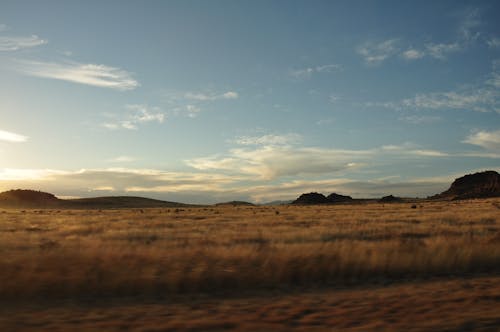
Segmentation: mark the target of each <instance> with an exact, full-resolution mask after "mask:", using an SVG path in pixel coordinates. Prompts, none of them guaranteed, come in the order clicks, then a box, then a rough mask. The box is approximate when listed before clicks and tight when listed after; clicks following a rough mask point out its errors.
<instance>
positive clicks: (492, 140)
mask: <svg viewBox="0 0 500 332" xmlns="http://www.w3.org/2000/svg"><path fill="white" fill-rule="evenodd" d="M463 142H464V143H468V144H473V145H477V146H480V147H482V148H484V149H487V150H491V151H496V152H499V153H500V130H495V131H486V130H483V131H479V132H477V133H474V134H471V135H469V136H468V137H467V138H466V139H465V140H464V141H463Z"/></svg>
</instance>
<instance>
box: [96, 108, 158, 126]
mask: <svg viewBox="0 0 500 332" xmlns="http://www.w3.org/2000/svg"><path fill="white" fill-rule="evenodd" d="M125 108H126V109H127V110H129V111H130V113H129V114H128V115H127V116H126V117H125V119H118V120H115V121H113V122H106V123H103V124H102V126H103V127H104V128H107V129H110V130H115V129H129V130H136V129H138V125H139V124H144V123H148V122H157V123H163V121H164V120H165V118H166V116H165V114H164V113H163V112H162V111H161V110H160V108H158V107H149V106H148V105H143V104H131V105H125ZM109 116H111V117H115V116H114V115H108V117H109Z"/></svg>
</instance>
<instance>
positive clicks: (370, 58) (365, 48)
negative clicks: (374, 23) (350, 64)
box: [356, 39, 399, 66]
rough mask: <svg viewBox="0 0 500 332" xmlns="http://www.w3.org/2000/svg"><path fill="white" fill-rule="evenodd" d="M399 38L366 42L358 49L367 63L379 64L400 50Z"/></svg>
mask: <svg viewBox="0 0 500 332" xmlns="http://www.w3.org/2000/svg"><path fill="white" fill-rule="evenodd" d="M397 43H398V39H387V40H385V41H383V42H379V43H376V42H366V43H364V44H362V45H360V46H358V48H357V49H356V52H357V53H358V54H359V55H361V56H362V57H363V59H364V61H365V63H366V64H367V65H371V66H377V65H380V64H381V63H382V62H384V61H385V60H387V59H388V58H389V57H391V56H393V55H394V54H396V53H397V52H398V51H399V47H398V46H397Z"/></svg>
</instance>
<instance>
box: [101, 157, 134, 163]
mask: <svg viewBox="0 0 500 332" xmlns="http://www.w3.org/2000/svg"><path fill="white" fill-rule="evenodd" d="M135 160H136V159H135V158H134V157H130V156H118V157H115V158H111V159H109V160H108V161H109V162H112V163H129V162H133V161H135Z"/></svg>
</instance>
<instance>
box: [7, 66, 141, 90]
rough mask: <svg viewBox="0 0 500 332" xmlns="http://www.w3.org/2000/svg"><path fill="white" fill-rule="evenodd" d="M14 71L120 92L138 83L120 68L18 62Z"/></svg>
mask: <svg viewBox="0 0 500 332" xmlns="http://www.w3.org/2000/svg"><path fill="white" fill-rule="evenodd" d="M16 70H18V71H19V72H21V73H24V74H26V75H30V76H36V77H43V78H51V79H57V80H63V81H68V82H73V83H80V84H86V85H91V86H96V87H101V88H109V89H115V90H120V91H125V90H133V89H135V88H137V87H138V86H139V82H137V81H136V80H135V79H133V78H132V76H131V74H130V73H128V72H127V71H125V70H122V69H120V68H115V67H110V66H105V65H96V64H82V63H77V62H65V63H52V62H39V61H18V62H17V66H16Z"/></svg>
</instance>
